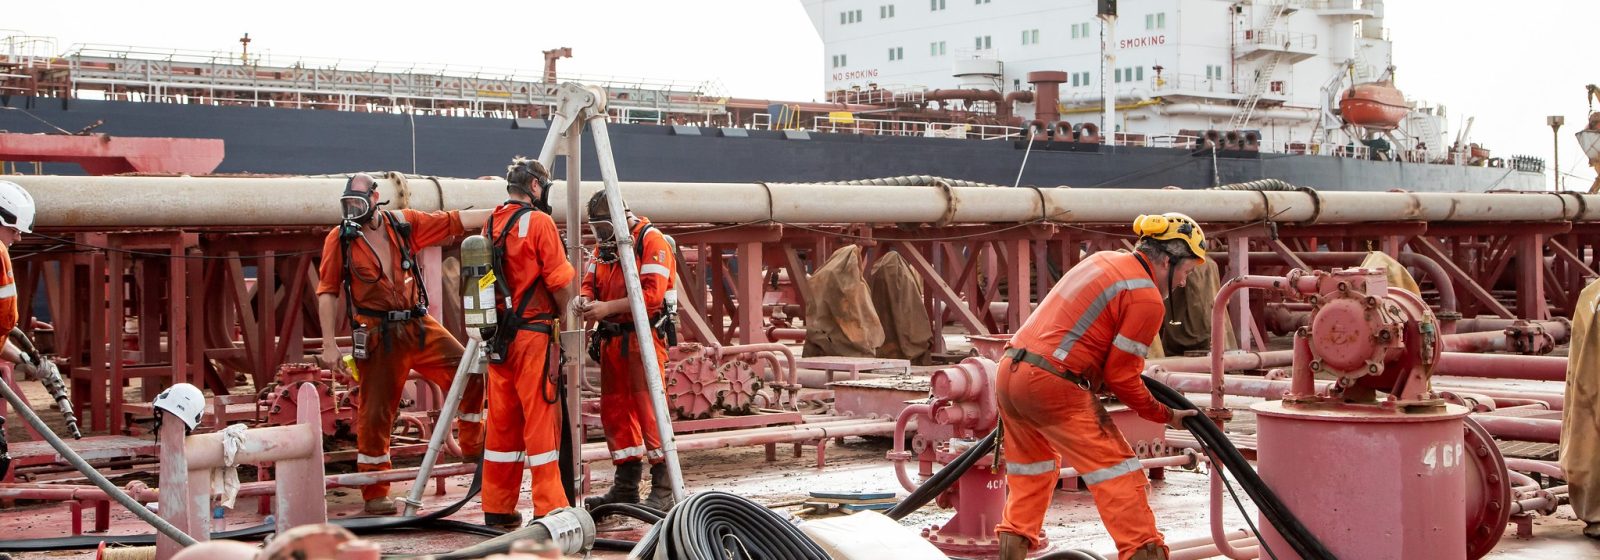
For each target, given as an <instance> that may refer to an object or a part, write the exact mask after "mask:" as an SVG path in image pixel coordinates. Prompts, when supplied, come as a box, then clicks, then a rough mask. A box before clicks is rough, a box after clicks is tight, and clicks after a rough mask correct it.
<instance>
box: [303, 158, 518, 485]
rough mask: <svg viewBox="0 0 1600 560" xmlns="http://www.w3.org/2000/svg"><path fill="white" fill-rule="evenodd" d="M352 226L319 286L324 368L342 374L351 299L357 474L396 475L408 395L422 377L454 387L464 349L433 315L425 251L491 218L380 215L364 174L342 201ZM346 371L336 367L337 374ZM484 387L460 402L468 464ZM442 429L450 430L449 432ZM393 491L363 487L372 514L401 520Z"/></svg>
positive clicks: (331, 250)
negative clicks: (342, 337)
mask: <svg viewBox="0 0 1600 560" xmlns="http://www.w3.org/2000/svg"><path fill="white" fill-rule="evenodd" d="M339 202H340V205H341V206H342V208H343V211H344V220H343V222H342V223H341V224H340V225H339V227H336V228H334V229H333V230H332V231H330V232H328V237H327V239H326V241H324V243H323V245H322V265H321V267H320V269H319V272H320V278H321V279H320V282H319V283H318V284H317V317H318V318H319V319H320V321H321V325H322V333H323V334H322V359H323V362H324V365H326V366H328V367H343V363H342V360H341V356H340V353H339V348H338V346H337V345H336V344H335V343H334V333H336V332H338V329H337V325H336V321H337V320H338V317H339V297H340V295H343V296H344V305H345V311H346V314H347V319H348V320H349V321H350V328H351V339H352V340H351V342H352V345H351V355H352V357H354V364H355V369H356V371H355V372H353V373H356V374H357V376H358V377H357V383H358V384H359V385H358V386H359V387H360V398H359V400H358V401H357V409H356V470H357V471H358V472H368V471H380V470H386V469H389V468H390V467H391V466H392V462H391V461H390V459H389V436H390V433H391V432H392V431H393V430H394V420H395V416H396V415H397V414H398V413H399V407H400V395H401V392H402V390H403V389H404V388H405V384H406V379H407V377H409V376H410V372H411V371H413V370H415V371H416V372H417V373H420V374H422V376H423V377H424V378H426V379H427V380H428V381H430V382H432V383H433V384H435V385H438V386H440V387H442V388H449V386H450V382H451V380H452V379H453V378H454V377H455V371H456V366H457V365H458V363H459V362H460V361H461V354H462V352H463V350H464V349H463V348H462V347H461V343H460V342H458V341H457V340H456V339H455V337H453V336H451V335H450V332H449V331H447V330H445V328H444V327H443V326H442V325H440V324H439V322H438V321H436V320H434V319H433V317H430V316H428V309H427V306H428V293H427V290H426V288H425V287H424V286H423V279H422V275H421V274H420V268H419V264H418V262H417V259H416V254H417V252H419V251H421V250H423V249H425V248H427V247H430V246H433V245H438V244H440V243H442V242H444V241H445V240H446V239H449V238H452V237H458V236H461V235H463V234H464V233H465V232H466V230H467V229H468V228H472V229H476V228H478V227H481V226H482V225H483V223H484V221H485V219H487V218H488V217H489V212H490V211H489V210H468V211H449V212H420V211H417V210H411V209H401V210H379V209H378V207H380V206H382V205H383V204H386V203H380V202H378V185H377V181H376V180H374V179H373V178H372V177H371V176H368V175H366V174H364V173H358V174H355V175H353V176H351V177H350V179H349V180H348V181H346V182H345V190H344V194H343V195H341V196H340V198H339ZM336 364H337V365H336ZM482 410H483V383H482V382H481V381H479V380H476V379H474V380H473V382H472V383H470V384H469V385H467V390H466V395H465V396H464V397H463V399H462V401H461V411H462V414H461V416H459V417H458V418H457V420H459V421H460V424H459V427H460V442H461V449H462V452H463V453H465V454H466V455H467V456H468V459H471V460H474V461H475V460H476V457H477V456H478V455H479V454H480V453H481V452H482V450H483V424H482V422H483V418H482ZM437 429H450V427H449V426H440V427H438V428H437ZM388 494H389V483H387V482H378V483H373V484H370V485H367V486H364V487H362V489H361V497H362V499H363V500H365V502H366V504H365V511H366V512H367V513H369V514H373V515H393V514H394V513H395V511H396V509H395V505H394V503H393V502H391V501H390V500H389V499H388Z"/></svg>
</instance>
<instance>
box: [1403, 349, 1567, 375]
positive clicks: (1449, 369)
mask: <svg viewBox="0 0 1600 560" xmlns="http://www.w3.org/2000/svg"><path fill="white" fill-rule="evenodd" d="M1433 374H1434V375H1454V376H1459V377H1489V378H1495V379H1522V380H1527V381H1566V380H1567V359H1566V358H1554V357H1546V356H1517V355H1509V354H1465V353H1460V352H1445V353H1444V354H1443V355H1442V356H1440V357H1439V363H1438V364H1435V365H1434V368H1433Z"/></svg>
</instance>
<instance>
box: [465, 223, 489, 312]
mask: <svg viewBox="0 0 1600 560" xmlns="http://www.w3.org/2000/svg"><path fill="white" fill-rule="evenodd" d="M489 259H490V253H489V239H488V238H486V237H484V236H482V235H474V236H471V237H468V238H466V239H464V240H462V241H461V303H462V305H461V309H462V311H463V312H465V313H466V325H467V328H476V329H481V328H486V327H493V326H495V323H496V317H495V310H494V300H495V290H494V282H495V278H494V271H493V270H492V269H491V268H490V266H489Z"/></svg>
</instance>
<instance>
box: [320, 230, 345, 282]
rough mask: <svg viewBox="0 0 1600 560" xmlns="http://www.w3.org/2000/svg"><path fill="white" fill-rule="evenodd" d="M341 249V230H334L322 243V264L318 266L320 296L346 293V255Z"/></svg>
mask: <svg viewBox="0 0 1600 560" xmlns="http://www.w3.org/2000/svg"><path fill="white" fill-rule="evenodd" d="M339 249H340V248H339V228H334V229H332V230H331V231H329V232H328V238H327V239H324V240H323V241H322V264H319V265H317V295H319V296H320V295H339V294H341V293H343V291H344V254H343V253H341V252H340V250H339Z"/></svg>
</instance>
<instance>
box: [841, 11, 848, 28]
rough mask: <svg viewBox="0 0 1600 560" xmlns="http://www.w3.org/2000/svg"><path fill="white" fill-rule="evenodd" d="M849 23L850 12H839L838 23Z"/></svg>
mask: <svg viewBox="0 0 1600 560" xmlns="http://www.w3.org/2000/svg"><path fill="white" fill-rule="evenodd" d="M846 23H850V12H839V25H844V24H846Z"/></svg>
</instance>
